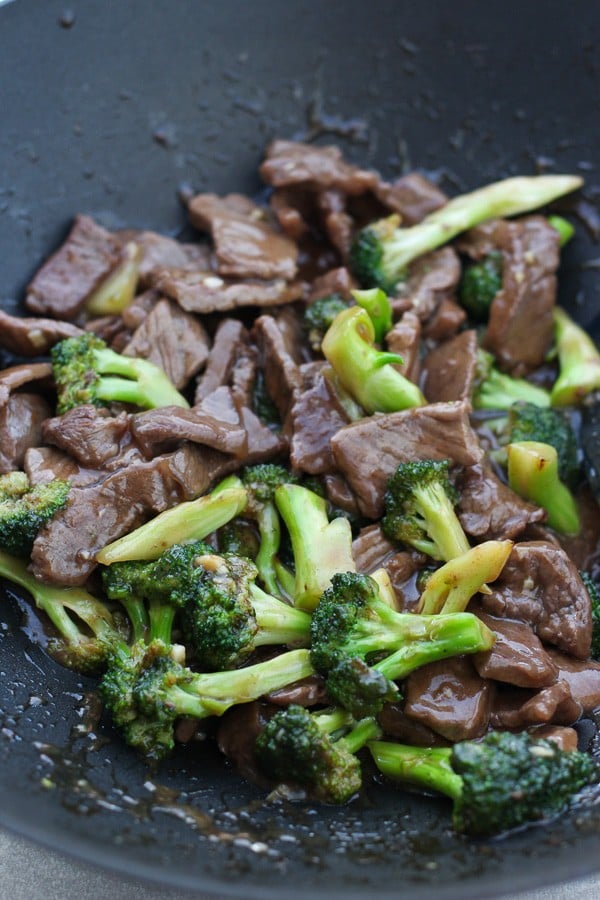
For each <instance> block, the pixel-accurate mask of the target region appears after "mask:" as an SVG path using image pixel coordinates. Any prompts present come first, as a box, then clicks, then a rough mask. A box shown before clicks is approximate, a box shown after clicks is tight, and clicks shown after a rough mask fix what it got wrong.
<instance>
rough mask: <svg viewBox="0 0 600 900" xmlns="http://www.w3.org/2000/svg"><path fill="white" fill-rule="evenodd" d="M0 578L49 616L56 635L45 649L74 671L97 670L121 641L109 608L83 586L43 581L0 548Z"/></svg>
mask: <svg viewBox="0 0 600 900" xmlns="http://www.w3.org/2000/svg"><path fill="white" fill-rule="evenodd" d="M0 578H5V579H6V580H7V581H10V582H13V583H14V584H18V585H19V586H20V587H22V588H25V590H26V591H28V592H29V593H30V594H31V596H32V597H33V599H34V601H35V605H36V607H37V608H38V609H39V610H41V611H42V612H43V613H45V615H46V616H47V617H48V618H49V619H50V621H51V622H52V625H53V626H54V628H55V630H56V632H57V636H56V637H53V638H51V639H50V641H49V643H48V649H49V651H50V653H51V655H52V656H53V657H54V658H55V659H56V660H57V661H58V662H60V663H61V664H62V665H63V666H67V667H68V668H70V669H75V670H76V671H78V672H87V673H92V672H97V671H98V670H99V669H101V668H102V667H103V666H104V665H105V663H106V659H107V656H108V654H109V652H110V650H111V648H112V647H113V646H114V645H115V644H116V643H117V642H119V641H121V640H122V634H121V631H120V628H119V625H118V623H117V621H116V620H115V618H114V617H113V615H112V613H111V612H110V610H109V609H108V608H107V607H106V606H105V605H104V603H102V602H101V601H100V600H98V599H97V598H96V597H94V596H92V594H90V593H88V591H85V590H83V588H78V587H70V588H62V587H56V586H54V585H50V584H44V583H43V582H42V581H38V579H37V578H34V576H33V575H32V574H31V573H30V572H29V571H28V570H27V564H26V563H25V562H24V561H23V560H22V559H17V558H16V557H14V556H9V554H8V553H4V552H2V551H0Z"/></svg>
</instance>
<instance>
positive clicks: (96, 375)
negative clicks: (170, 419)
mask: <svg viewBox="0 0 600 900" xmlns="http://www.w3.org/2000/svg"><path fill="white" fill-rule="evenodd" d="M50 355H51V359H52V369H53V372H54V381H55V383H56V390H57V394H58V407H57V409H58V412H59V414H62V413H64V412H66V411H67V410H68V409H73V408H74V407H76V406H81V405H82V404H84V403H92V404H93V405H94V406H106V404H107V403H110V402H112V401H121V402H123V403H132V404H134V405H135V406H140V407H142V408H143V409H153V408H155V407H158V406H183V407H188V406H189V404H188V402H187V400H186V399H185V398H184V397H182V396H181V394H180V393H179V391H178V390H177V389H176V388H175V387H174V386H173V384H172V383H171V382H170V381H169V379H168V378H167V376H166V375H165V373H164V372H163V370H162V369H160V368H159V367H158V366H155V365H154V363H152V362H150V361H149V360H147V359H137V358H136V357H133V356H131V357H130V356H122V355H121V354H120V353H115V351H114V350H111V349H110V348H109V347H107V345H106V343H105V342H104V341H103V340H102V339H101V338H99V337H97V336H96V335H94V334H91V333H86V334H82V335H80V336H78V337H73V338H66V339H65V340H64V341H59V343H58V344H55V345H54V347H53V348H52V350H51V352H50Z"/></svg>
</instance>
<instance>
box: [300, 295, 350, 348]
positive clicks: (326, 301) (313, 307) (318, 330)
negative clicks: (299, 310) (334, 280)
mask: <svg viewBox="0 0 600 900" xmlns="http://www.w3.org/2000/svg"><path fill="white" fill-rule="evenodd" d="M350 305H351V304H350V301H349V300H344V298H343V297H342V296H341V295H340V294H327V295H326V296H325V297H318V298H317V299H316V300H313V302H312V303H311V304H310V305H309V306H307V307H306V310H305V311H304V327H305V329H306V330H307V331H308V343H309V344H310V346H311V347H312V349H313V350H314V351H315V353H319V352H320V350H321V344H322V343H323V338H324V337H325V332H326V331H327V330H328V328H330V326H331V325H332V323H333V320H334V319H335V317H336V316H337V314H338V313H340V312H342V310H344V309H348V307H349V306H350Z"/></svg>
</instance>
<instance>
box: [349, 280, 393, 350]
mask: <svg viewBox="0 0 600 900" xmlns="http://www.w3.org/2000/svg"><path fill="white" fill-rule="evenodd" d="M352 296H353V297H354V299H355V300H356V302H357V303H358V305H359V306H362V308H363V309H364V310H365V311H366V312H367V314H368V316H369V318H370V320H371V322H372V323H373V329H374V332H375V341H376V343H378V344H381V343H382V341H383V339H384V337H385V336H386V334H387V333H388V331H389V330H390V328H391V327H392V305H391V303H390V301H389V300H388V296H387V294H386V293H385V291H382V290H381V288H370V289H368V290H366V291H352Z"/></svg>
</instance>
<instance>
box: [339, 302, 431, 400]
mask: <svg viewBox="0 0 600 900" xmlns="http://www.w3.org/2000/svg"><path fill="white" fill-rule="evenodd" d="M374 340H375V328H374V326H373V323H372V321H371V319H370V317H369V314H368V313H367V312H366V311H365V310H364V309H362V308H361V307H359V306H352V307H350V309H347V310H344V311H343V312H341V313H339V314H338V315H337V316H336V317H335V320H334V322H333V324H332V326H331V328H330V329H329V331H328V332H327V334H326V335H325V337H324V339H323V345H322V350H323V354H324V355H325V357H326V358H327V360H328V361H329V362H330V363H331V365H332V367H333V369H334V370H335V373H336V375H337V377H338V378H339V380H340V382H341V384H342V386H343V387H344V388H345V389H346V390H347V391H348V393H350V394H351V395H352V397H353V398H354V399H355V400H357V401H358V402H359V403H360V405H361V406H362V407H363V409H364V410H365V411H366V412H367V413H369V414H370V413H374V412H396V411H397V410H401V409H408V408H410V407H413V406H422V405H423V404H424V403H425V398H424V397H423V394H422V393H421V391H420V390H419V388H418V387H417V385H416V384H413V383H412V381H409V380H408V378H405V377H404V375H401V374H400V372H398V370H397V369H395V368H394V364H398V365H401V364H402V362H403V359H402V357H401V356H398V354H397V353H388V352H383V351H382V350H377V349H376V348H375V347H374V346H373V342H374Z"/></svg>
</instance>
